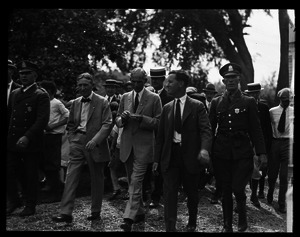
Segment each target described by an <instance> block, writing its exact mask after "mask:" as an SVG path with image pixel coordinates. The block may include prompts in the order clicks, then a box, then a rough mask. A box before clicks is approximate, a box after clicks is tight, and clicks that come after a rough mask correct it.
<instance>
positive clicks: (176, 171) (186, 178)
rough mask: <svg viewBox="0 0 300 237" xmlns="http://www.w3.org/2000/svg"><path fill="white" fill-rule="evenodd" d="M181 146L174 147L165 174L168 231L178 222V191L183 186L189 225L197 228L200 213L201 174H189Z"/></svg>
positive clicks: (164, 192) (165, 210)
mask: <svg viewBox="0 0 300 237" xmlns="http://www.w3.org/2000/svg"><path fill="white" fill-rule="evenodd" d="M182 155H183V154H182V152H181V147H180V145H179V144H174V143H173V145H172V151H171V160H170V164H169V168H168V170H167V171H166V172H164V173H162V174H163V180H164V182H163V196H164V201H165V203H164V218H165V225H166V230H167V231H169V230H173V229H174V228H173V227H175V225H176V221H177V205H178V203H177V202H178V191H179V187H180V185H181V184H182V186H183V190H184V192H185V193H186V195H187V208H188V214H189V220H188V224H189V225H194V226H196V223H197V213H198V202H199V197H198V182H199V175H200V173H199V172H198V173H196V174H191V173H189V172H188V171H187V170H186V168H185V166H184V163H183V156H182Z"/></svg>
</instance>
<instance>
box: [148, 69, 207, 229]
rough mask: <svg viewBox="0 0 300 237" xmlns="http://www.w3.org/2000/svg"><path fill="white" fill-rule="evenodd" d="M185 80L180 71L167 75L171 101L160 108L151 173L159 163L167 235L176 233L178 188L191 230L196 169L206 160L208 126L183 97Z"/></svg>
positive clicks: (201, 110) (198, 108) (198, 106)
mask: <svg viewBox="0 0 300 237" xmlns="http://www.w3.org/2000/svg"><path fill="white" fill-rule="evenodd" d="M189 80H190V78H189V75H188V74H187V73H186V72H185V71H183V70H176V71H171V72H170V73H169V75H168V77H167V82H166V90H167V92H168V94H169V95H170V96H172V97H173V98H175V100H173V101H171V102H169V103H167V104H166V105H165V106H164V107H163V111H162V114H161V119H160V123H159V129H158V133H157V138H156V147H155V156H154V163H153V168H152V170H153V172H155V171H156V170H157V168H158V164H159V165H160V168H161V172H162V175H163V195H164V201H165V202H164V220H165V226H166V231H167V232H171V231H176V221H177V201H178V190H179V187H180V186H181V185H182V186H183V190H184V192H185V193H186V195H187V207H188V213H189V220H188V224H187V226H186V231H188V232H194V231H195V229H196V225H197V212H198V202H199V197H198V181H199V175H200V169H201V165H207V164H208V163H209V159H210V158H209V151H210V147H211V141H212V140H211V139H212V134H211V126H210V123H209V119H208V115H207V113H206V111H205V107H204V105H203V103H201V102H200V101H198V100H195V99H192V98H191V97H189V96H187V94H186V87H187V85H188V83H189ZM175 104H176V109H175ZM178 106H179V107H178Z"/></svg>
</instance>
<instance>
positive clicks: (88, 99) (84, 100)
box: [81, 97, 91, 103]
mask: <svg viewBox="0 0 300 237" xmlns="http://www.w3.org/2000/svg"><path fill="white" fill-rule="evenodd" d="M90 101H91V99H90V98H84V97H82V99H81V102H82V103H86V102H90Z"/></svg>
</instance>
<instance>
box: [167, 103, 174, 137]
mask: <svg viewBox="0 0 300 237" xmlns="http://www.w3.org/2000/svg"><path fill="white" fill-rule="evenodd" d="M174 117H175V100H173V103H172V105H171V106H170V110H169V113H168V121H170V128H171V129H170V130H171V131H174Z"/></svg>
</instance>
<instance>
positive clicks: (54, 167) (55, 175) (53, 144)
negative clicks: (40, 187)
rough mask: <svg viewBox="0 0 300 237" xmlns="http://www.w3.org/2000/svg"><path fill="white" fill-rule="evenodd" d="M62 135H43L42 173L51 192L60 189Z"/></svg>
mask: <svg viewBox="0 0 300 237" xmlns="http://www.w3.org/2000/svg"><path fill="white" fill-rule="evenodd" d="M61 146H62V134H44V145H43V162H42V167H41V169H42V171H43V172H44V174H45V176H46V184H47V185H48V186H49V187H50V188H51V190H52V191H58V190H59V188H60V183H61V182H60V174H59V172H60V165H61Z"/></svg>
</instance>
